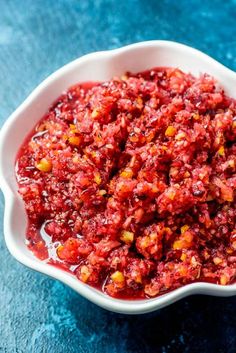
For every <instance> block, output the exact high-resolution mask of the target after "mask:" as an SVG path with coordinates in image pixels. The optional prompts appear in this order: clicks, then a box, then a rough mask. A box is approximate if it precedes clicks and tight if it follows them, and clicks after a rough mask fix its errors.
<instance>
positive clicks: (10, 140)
mask: <svg viewBox="0 0 236 353" xmlns="http://www.w3.org/2000/svg"><path fill="white" fill-rule="evenodd" d="M158 66H162V67H168V66H169V67H179V68H180V69H182V70H183V71H185V72H191V73H192V74H194V75H199V74H200V73H204V72H207V73H209V74H211V75H213V76H214V77H215V78H216V79H217V80H218V81H219V82H220V84H221V85H222V86H223V88H224V89H225V91H226V92H227V93H228V94H229V95H231V96H233V97H235V98H236V91H235V89H234V88H235V86H236V74H235V73H233V72H232V71H230V70H228V69H226V68H225V67H223V66H222V65H221V64H219V63H217V62H216V61H214V60H213V59H211V58H209V57H208V56H206V55H205V54H202V53H200V52H198V51H196V50H194V49H191V48H189V47H186V46H183V45H179V44H176V43H171V42H162V41H156V42H146V43H140V44H137V45H133V46H129V47H126V48H121V49H118V50H113V51H108V52H100V53H93V54H89V55H87V56H85V57H82V58H81V59H78V60H76V61H74V62H72V63H70V64H68V65H66V66H65V67H63V68H62V69H60V70H59V71H57V72H56V73H54V74H53V75H51V76H50V77H49V78H48V79H47V80H45V81H44V82H43V83H42V84H41V85H40V86H39V87H38V88H37V89H36V90H35V91H34V92H33V93H32V94H31V95H30V96H29V97H28V98H27V100H26V101H25V102H24V103H23V104H22V105H21V106H20V107H19V108H18V109H17V110H16V112H15V113H13V115H12V116H11V117H10V119H9V120H8V121H7V122H6V123H5V125H4V128H3V129H2V131H1V139H0V140H1V141H0V178H1V185H2V189H3V191H4V194H5V199H6V210H5V212H6V214H5V224H4V229H5V236H6V242H7V245H8V247H9V250H10V251H11V253H12V254H13V255H14V256H15V257H16V258H17V259H18V260H19V261H22V262H23V263H25V264H26V265H28V266H29V267H32V268H34V269H37V270H40V271H42V272H44V273H47V274H49V275H51V276H53V277H56V278H58V279H61V280H63V281H64V282H66V283H67V284H69V285H70V286H71V287H72V288H74V289H76V290H77V291H79V292H80V293H81V292H83V293H82V294H84V295H85V296H87V297H89V299H91V300H93V296H94V295H95V293H96V295H97V296H103V297H105V298H106V300H107V301H109V300H113V301H114V299H110V298H108V297H107V296H105V295H104V294H102V293H100V292H97V291H96V290H95V289H93V288H90V287H87V286H84V285H83V284H81V283H80V282H79V281H78V280H76V279H75V278H73V276H71V275H70V274H67V273H65V272H64V273H63V275H62V274H61V273H62V272H63V271H61V270H59V269H56V268H53V267H51V266H48V265H46V264H44V263H42V262H41V261H39V260H38V259H36V258H35V257H34V256H33V255H32V254H31V252H30V251H29V250H28V249H27V247H26V245H25V241H24V239H25V230H26V223H27V222H26V219H27V218H26V214H25V210H24V206H23V202H22V201H21V200H20V198H19V197H18V195H17V185H16V180H15V172H14V164H15V159H16V155H17V151H18V149H19V147H20V146H21V144H22V142H23V141H24V139H25V138H26V136H27V135H28V133H29V132H30V131H31V129H32V128H33V127H34V125H35V124H36V123H37V121H38V120H39V119H40V118H41V117H42V116H43V115H44V114H45V113H46V111H47V109H48V108H49V107H50V105H51V104H52V103H53V102H54V101H55V100H56V98H57V97H58V96H59V95H60V94H61V93H62V92H63V91H65V90H66V89H68V88H69V87H70V86H72V85H74V84H76V83H78V82H83V81H104V80H108V79H111V78H112V77H113V76H119V75H122V74H124V73H125V72H126V71H130V72H138V71H144V70H147V69H151V68H153V67H158ZM13 215H14V217H13ZM49 267H50V269H49ZM62 276H64V277H63V278H62ZM65 278H66V280H65ZM85 287H86V288H85ZM84 291H87V292H86V293H85V292H84ZM181 293H182V292H181V291H180V295H181V296H183V295H182V294H181ZM170 295H171V294H167V295H164V296H162V297H164V298H165V297H169V298H170ZM173 298H174V297H173ZM153 300H154V301H157V300H156V299H153ZM153 300H148V302H149V303H150V302H151V301H153ZM93 301H94V300H93ZM118 302H123V301H118ZM131 302H133V304H134V305H137V301H130V302H129V305H133V304H132V303H131ZM142 302H143V303H145V302H147V301H145V300H143V301H142ZM100 304H101V303H100ZM101 305H102V304H101ZM102 306H104V305H102ZM117 311H119V310H117ZM123 312H124V311H123Z"/></svg>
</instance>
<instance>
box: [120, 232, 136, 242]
mask: <svg viewBox="0 0 236 353" xmlns="http://www.w3.org/2000/svg"><path fill="white" fill-rule="evenodd" d="M120 240H122V241H123V242H124V243H126V244H131V243H132V242H133V241H134V233H133V232H129V231H127V230H123V231H122V232H121V236H120Z"/></svg>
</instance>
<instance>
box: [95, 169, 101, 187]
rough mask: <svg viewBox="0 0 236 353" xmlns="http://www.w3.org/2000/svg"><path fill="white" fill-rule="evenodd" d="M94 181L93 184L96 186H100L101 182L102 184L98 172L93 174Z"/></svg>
mask: <svg viewBox="0 0 236 353" xmlns="http://www.w3.org/2000/svg"><path fill="white" fill-rule="evenodd" d="M94 181H95V183H96V184H98V185H100V184H101V182H102V178H101V175H100V174H99V173H98V172H96V173H95V174H94Z"/></svg>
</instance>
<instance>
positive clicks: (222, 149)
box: [218, 146, 225, 156]
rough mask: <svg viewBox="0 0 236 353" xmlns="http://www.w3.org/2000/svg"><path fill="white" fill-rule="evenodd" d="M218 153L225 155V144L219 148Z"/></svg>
mask: <svg viewBox="0 0 236 353" xmlns="http://www.w3.org/2000/svg"><path fill="white" fill-rule="evenodd" d="M218 154H219V155H220V156H224V155H225V148H224V146H221V147H220V148H219V149H218Z"/></svg>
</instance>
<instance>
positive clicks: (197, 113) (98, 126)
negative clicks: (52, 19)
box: [16, 68, 236, 298]
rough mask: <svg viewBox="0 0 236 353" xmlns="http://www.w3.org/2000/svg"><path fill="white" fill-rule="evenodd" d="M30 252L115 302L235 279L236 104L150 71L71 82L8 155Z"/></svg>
mask: <svg viewBox="0 0 236 353" xmlns="http://www.w3.org/2000/svg"><path fill="white" fill-rule="evenodd" d="M16 166H17V168H16V174H17V180H18V185H19V193H20V194H21V196H22V198H23V199H24V202H25V208H26V211H27V214H28V221H29V225H28V230H27V240H28V246H29V248H30V249H31V250H32V251H33V252H34V253H35V254H36V256H38V257H39V258H41V259H43V260H45V259H47V261H48V262H49V263H53V264H59V266H62V267H63V268H67V269H69V270H70V271H72V272H73V273H74V274H75V275H76V276H77V277H78V279H79V280H81V281H83V282H85V283H88V284H90V285H93V286H96V287H100V288H102V290H104V291H105V292H106V293H107V294H109V295H111V296H114V297H120V298H144V297H153V296H156V295H158V294H161V293H164V292H166V291H170V290H173V289H175V288H177V287H180V286H182V285H184V284H187V283H191V282H195V281H207V282H213V283H218V284H221V285H226V284H230V283H232V282H234V281H235V279H236V224H235V223H236V207H235V204H236V197H235V195H236V193H235V190H236V101H235V100H233V99H231V98H229V97H227V96H226V95H225V94H224V92H223V90H222V89H219V88H218V87H217V86H216V82H215V80H214V79H213V78H212V77H210V76H208V75H206V74H204V75H201V76H200V77H199V78H195V77H193V76H192V75H190V74H185V73H183V72H181V71H180V70H178V69H172V68H157V69H153V70H150V71H147V72H144V73H139V74H135V75H133V74H127V75H125V76H123V77H121V78H114V79H113V80H111V81H108V82H105V83H94V84H78V85H75V86H74V87H72V88H70V89H69V90H68V91H67V92H66V93H65V94H63V95H62V96H61V97H59V98H58V100H57V101H56V102H55V104H54V105H53V106H52V107H51V108H50V110H49V111H48V113H47V114H46V115H45V116H44V117H43V119H42V120H41V121H40V122H39V124H38V125H37V126H36V127H35V129H34V131H33V133H32V134H31V136H30V137H29V138H28V139H27V141H26V142H25V143H24V144H23V146H22V148H21V150H20V152H19V155H18V157H17V164H16Z"/></svg>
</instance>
